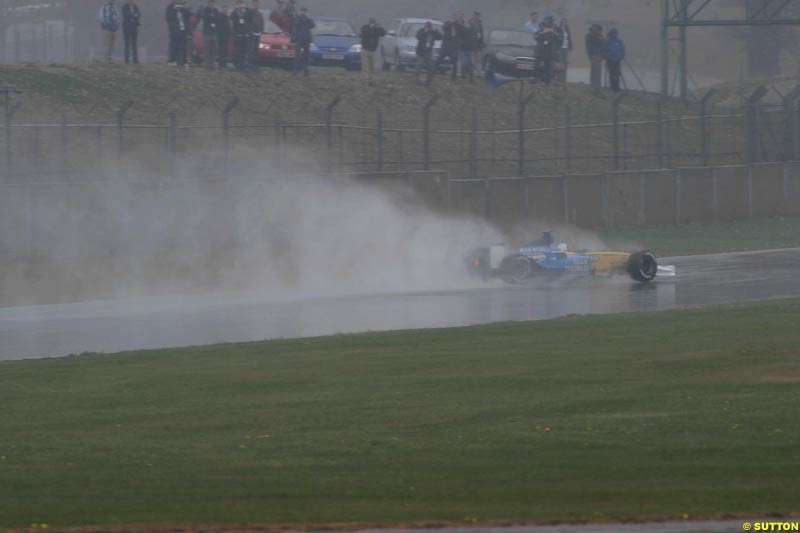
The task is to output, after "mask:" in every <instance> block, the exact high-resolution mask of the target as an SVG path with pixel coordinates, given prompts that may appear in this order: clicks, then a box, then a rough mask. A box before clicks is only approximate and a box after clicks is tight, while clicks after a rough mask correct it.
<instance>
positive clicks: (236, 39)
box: [231, 0, 253, 70]
mask: <svg viewBox="0 0 800 533" xmlns="http://www.w3.org/2000/svg"><path fill="white" fill-rule="evenodd" d="M231 21H232V22H233V65H234V66H235V67H236V68H237V69H238V70H242V69H244V68H245V67H246V66H247V46H248V44H249V43H250V34H251V33H252V24H253V14H252V12H251V11H250V10H249V9H247V8H246V7H244V2H243V1H242V0H236V8H235V9H234V10H233V12H232V13H231Z"/></svg>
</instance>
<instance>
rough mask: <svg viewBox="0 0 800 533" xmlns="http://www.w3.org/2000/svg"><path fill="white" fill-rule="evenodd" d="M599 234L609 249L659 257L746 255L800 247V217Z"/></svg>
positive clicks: (612, 230)
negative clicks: (635, 249) (635, 247)
mask: <svg viewBox="0 0 800 533" xmlns="http://www.w3.org/2000/svg"><path fill="white" fill-rule="evenodd" d="M597 235H598V237H599V238H600V239H602V240H603V241H604V242H606V243H608V245H609V246H614V245H621V246H622V247H623V248H625V247H626V246H628V243H632V242H636V243H639V244H640V245H641V246H644V247H646V248H649V249H651V250H653V251H655V252H656V253H657V254H658V255H659V256H663V257H667V256H676V255H696V254H709V253H719V252H744V251H750V250H769V249H775V248H794V247H798V246H800V218H775V219H766V220H744V221H739V222H729V223H726V224H683V225H680V226H626V227H618V228H603V229H599V230H597Z"/></svg>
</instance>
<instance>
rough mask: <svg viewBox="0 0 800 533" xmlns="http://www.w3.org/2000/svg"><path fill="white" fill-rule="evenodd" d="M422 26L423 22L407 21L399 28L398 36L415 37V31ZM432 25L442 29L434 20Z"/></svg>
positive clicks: (423, 25)
mask: <svg viewBox="0 0 800 533" xmlns="http://www.w3.org/2000/svg"><path fill="white" fill-rule="evenodd" d="M424 27H425V23H424V22H409V23H408V24H406V25H404V26H403V27H402V28H401V29H400V37H416V36H417V32H418V31H419V30H421V29H422V28H424ZM433 27H434V28H436V29H437V30H440V29H442V25H441V24H437V23H435V22H434V23H433Z"/></svg>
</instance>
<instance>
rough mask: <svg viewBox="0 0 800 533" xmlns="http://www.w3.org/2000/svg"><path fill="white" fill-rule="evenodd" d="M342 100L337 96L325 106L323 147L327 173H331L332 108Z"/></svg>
mask: <svg viewBox="0 0 800 533" xmlns="http://www.w3.org/2000/svg"><path fill="white" fill-rule="evenodd" d="M341 100H342V97H341V96H337V97H336V98H334V99H333V100H331V101H330V102H329V103H328V105H326V106H325V145H326V146H327V157H328V172H330V171H331V151H332V150H333V108H334V107H336V106H337V105H339V102H340V101H341Z"/></svg>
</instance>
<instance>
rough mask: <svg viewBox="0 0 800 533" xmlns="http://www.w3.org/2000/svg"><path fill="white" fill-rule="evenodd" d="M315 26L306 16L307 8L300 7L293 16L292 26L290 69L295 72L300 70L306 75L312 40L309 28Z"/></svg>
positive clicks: (311, 28)
mask: <svg viewBox="0 0 800 533" xmlns="http://www.w3.org/2000/svg"><path fill="white" fill-rule="evenodd" d="M316 27H317V25H316V24H314V21H313V20H312V19H311V17H309V16H308V8H307V7H302V8H300V14H299V15H297V16H296V17H295V19H294V27H293V28H292V42H293V43H294V67H293V69H292V70H293V72H294V73H295V74H297V73H298V72H300V71H301V70H302V71H303V74H304V75H306V76H308V60H309V51H310V48H311V42H312V41H313V37H312V35H311V30H313V29H314V28H316Z"/></svg>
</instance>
